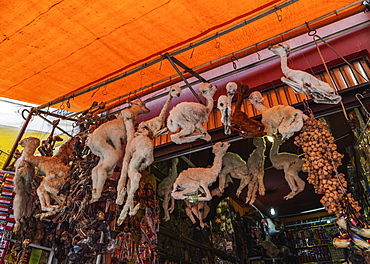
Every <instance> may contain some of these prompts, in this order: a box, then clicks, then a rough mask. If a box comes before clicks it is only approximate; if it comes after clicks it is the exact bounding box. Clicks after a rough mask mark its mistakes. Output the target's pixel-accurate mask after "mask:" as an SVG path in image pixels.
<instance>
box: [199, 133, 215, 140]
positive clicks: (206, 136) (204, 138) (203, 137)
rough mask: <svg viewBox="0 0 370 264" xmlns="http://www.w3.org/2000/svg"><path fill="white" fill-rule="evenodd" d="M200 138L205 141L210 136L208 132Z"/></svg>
mask: <svg viewBox="0 0 370 264" xmlns="http://www.w3.org/2000/svg"><path fill="white" fill-rule="evenodd" d="M201 139H203V140H205V141H210V140H211V139H212V138H211V136H210V135H208V134H205V135H204V136H202V137H201Z"/></svg>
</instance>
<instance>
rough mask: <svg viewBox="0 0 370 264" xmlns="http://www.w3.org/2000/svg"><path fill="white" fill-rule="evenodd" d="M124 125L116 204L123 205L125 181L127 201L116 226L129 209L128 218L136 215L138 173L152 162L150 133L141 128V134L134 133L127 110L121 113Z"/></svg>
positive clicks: (132, 119) (131, 118) (152, 145)
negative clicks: (124, 133) (124, 132)
mask: <svg viewBox="0 0 370 264" xmlns="http://www.w3.org/2000/svg"><path fill="white" fill-rule="evenodd" d="M121 114H122V118H123V120H124V123H125V127H126V132H127V145H126V150H125V156H124V158H123V162H122V170H121V176H120V179H119V181H118V186H117V200H116V203H117V204H123V200H124V196H125V194H126V181H127V200H126V203H125V205H124V206H123V209H122V211H121V214H120V216H119V218H118V220H117V224H118V225H121V224H122V223H123V221H124V220H125V218H126V216H127V213H128V210H129V209H130V213H129V214H130V216H133V215H135V214H136V212H137V210H138V209H139V205H140V204H137V205H136V206H135V207H134V206H133V205H134V195H135V192H136V190H137V189H138V188H139V183H140V179H141V174H140V171H142V170H145V169H146V168H147V167H148V166H149V165H150V164H152V163H153V161H154V156H153V152H154V144H153V142H152V140H151V138H150V137H149V136H148V135H149V134H151V131H149V130H148V129H145V128H143V129H142V130H141V132H136V133H135V128H134V117H135V115H133V113H132V112H131V111H129V110H124V111H122V112H121Z"/></svg>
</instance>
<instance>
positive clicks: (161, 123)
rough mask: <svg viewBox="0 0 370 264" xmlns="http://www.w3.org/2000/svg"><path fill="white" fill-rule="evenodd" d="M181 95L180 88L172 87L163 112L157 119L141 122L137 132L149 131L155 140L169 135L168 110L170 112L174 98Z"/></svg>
mask: <svg viewBox="0 0 370 264" xmlns="http://www.w3.org/2000/svg"><path fill="white" fill-rule="evenodd" d="M180 94H181V88H180V86H178V85H172V86H171V87H170V91H169V92H168V98H167V101H166V103H165V104H164V106H163V108H162V110H161V112H160V113H159V115H158V116H157V117H154V118H152V119H150V120H147V121H143V122H141V123H140V124H139V126H138V128H137V131H138V132H141V131H142V129H148V130H150V131H151V132H152V134H153V138H155V137H158V136H160V135H163V134H167V133H168V129H167V127H166V123H165V120H166V114H167V110H168V107H169V105H170V102H171V100H172V98H175V97H179V96H180Z"/></svg>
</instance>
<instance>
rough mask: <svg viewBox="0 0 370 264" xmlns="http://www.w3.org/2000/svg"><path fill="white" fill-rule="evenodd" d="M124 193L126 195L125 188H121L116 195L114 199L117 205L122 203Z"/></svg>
mask: <svg viewBox="0 0 370 264" xmlns="http://www.w3.org/2000/svg"><path fill="white" fill-rule="evenodd" d="M125 195H126V190H125V189H123V190H122V191H121V192H120V193H119V195H118V196H117V199H116V204H118V205H122V204H123V201H124V198H125Z"/></svg>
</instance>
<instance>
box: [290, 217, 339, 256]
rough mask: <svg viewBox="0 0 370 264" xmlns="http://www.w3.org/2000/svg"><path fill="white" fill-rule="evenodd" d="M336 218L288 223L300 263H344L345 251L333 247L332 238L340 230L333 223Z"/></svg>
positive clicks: (291, 239) (293, 246)
mask: <svg viewBox="0 0 370 264" xmlns="http://www.w3.org/2000/svg"><path fill="white" fill-rule="evenodd" d="M334 219H335V218H333V217H331V216H328V217H323V218H320V219H310V220H304V221H296V222H295V223H287V225H286V226H287V228H288V234H289V237H290V241H291V243H292V248H294V252H295V254H296V255H297V256H298V257H299V262H298V263H336V262H338V263H342V262H343V261H344V258H345V256H344V251H343V249H338V248H335V247H334V246H333V245H332V238H333V237H334V236H335V235H336V233H337V232H338V228H337V226H336V225H334V223H333V222H332V221H333V220H334Z"/></svg>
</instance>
